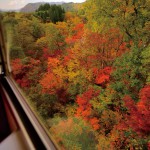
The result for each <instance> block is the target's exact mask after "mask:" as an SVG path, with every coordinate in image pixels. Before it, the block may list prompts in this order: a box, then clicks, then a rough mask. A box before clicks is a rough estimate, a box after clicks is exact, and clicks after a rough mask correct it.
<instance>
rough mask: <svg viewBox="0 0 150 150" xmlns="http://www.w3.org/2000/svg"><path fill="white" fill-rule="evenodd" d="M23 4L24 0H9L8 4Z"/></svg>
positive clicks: (15, 5)
mask: <svg viewBox="0 0 150 150" xmlns="http://www.w3.org/2000/svg"><path fill="white" fill-rule="evenodd" d="M24 4H25V0H11V1H10V2H9V3H8V5H9V6H12V7H20V6H23V5H24Z"/></svg>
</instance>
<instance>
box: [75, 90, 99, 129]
mask: <svg viewBox="0 0 150 150" xmlns="http://www.w3.org/2000/svg"><path fill="white" fill-rule="evenodd" d="M98 94H99V91H95V90H94V89H92V88H90V89H89V90H87V91H86V92H85V93H83V94H82V95H80V96H77V100H76V102H77V104H78V105H79V107H78V108H77V113H76V116H78V117H82V118H83V119H84V120H86V121H88V122H89V123H90V124H91V125H92V127H93V128H94V129H95V130H98V129H99V128H100V125H99V120H98V118H97V117H94V114H93V112H92V105H91V104H90V100H91V99H92V98H94V97H96V96H98Z"/></svg>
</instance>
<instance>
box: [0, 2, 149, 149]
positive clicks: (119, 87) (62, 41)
mask: <svg viewBox="0 0 150 150" xmlns="http://www.w3.org/2000/svg"><path fill="white" fill-rule="evenodd" d="M17 2H18V3H17ZM27 2H29V3H28V4H27ZM30 2H33V1H30V0H28V1H23V0H22V1H19V0H15V1H11V0H9V4H6V1H3V0H2V1H1V2H0V9H1V15H2V24H3V26H4V27H5V29H4V33H5V39H6V46H7V50H8V51H7V58H8V65H9V67H8V68H9V71H10V74H11V76H12V77H13V79H14V80H15V82H16V84H17V87H18V89H19V90H20V91H21V92H22V94H23V95H24V96H25V97H26V101H27V103H28V105H29V106H30V107H31V109H32V111H33V112H34V113H35V115H36V117H37V118H38V119H39V120H40V122H41V124H42V125H43V127H44V128H45V130H46V131H47V133H48V135H49V136H50V138H52V139H53V141H54V143H55V145H57V147H58V148H60V149H64V150H65V149H68V150H94V149H95V150H97V149H106V150H109V149H137V148H140V149H145V148H147V149H148V148H149V147H150V143H149V133H150V129H149V126H150V122H149V121H148V120H149V119H148V118H149V115H150V111H149V102H148V100H149V90H150V75H149V73H148V72H149V59H150V53H149V50H150V47H149V43H150V42H149V35H150V33H149V25H150V22H149V19H148V18H149V15H150V14H149V7H148V6H149V0H144V1H130V0H126V1H121V0H117V1H116V0H111V1H107V0H106V1H105V0H101V1H100V0H87V1H85V0H74V1H73V0H72V1H71V0H70V1H69V2H68V0H64V2H60V1H59V0H56V2H48V3H47V2H41V3H39V2H40V1H38V0H34V2H35V3H30ZM21 7H22V8H21ZM20 8H21V9H20ZM145 120H147V121H145Z"/></svg>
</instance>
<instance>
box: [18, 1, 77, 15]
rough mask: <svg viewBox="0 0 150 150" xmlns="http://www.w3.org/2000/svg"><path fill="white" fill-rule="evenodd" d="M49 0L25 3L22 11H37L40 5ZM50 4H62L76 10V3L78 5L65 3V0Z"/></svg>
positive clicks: (65, 7) (68, 8)
mask: <svg viewBox="0 0 150 150" xmlns="http://www.w3.org/2000/svg"><path fill="white" fill-rule="evenodd" d="M46 3H49V2H37V3H28V4H27V5H25V6H24V7H23V8H21V9H20V12H24V13H30V12H35V11H36V10H37V9H38V8H39V6H40V5H43V4H46ZM49 4H50V5H54V4H55V5H61V6H62V7H63V8H64V9H65V10H67V11H68V10H70V9H71V10H74V5H76V3H73V2H70V3H65V2H50V3H49Z"/></svg>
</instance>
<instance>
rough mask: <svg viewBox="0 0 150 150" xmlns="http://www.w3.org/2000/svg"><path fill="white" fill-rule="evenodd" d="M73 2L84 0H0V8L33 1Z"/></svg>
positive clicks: (13, 7)
mask: <svg viewBox="0 0 150 150" xmlns="http://www.w3.org/2000/svg"><path fill="white" fill-rule="evenodd" d="M62 1H63V2H74V3H81V2H84V1H85V0H0V9H20V8H22V7H24V6H25V5H26V4H28V3H35V2H62Z"/></svg>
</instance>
